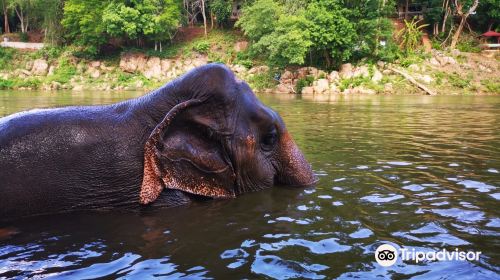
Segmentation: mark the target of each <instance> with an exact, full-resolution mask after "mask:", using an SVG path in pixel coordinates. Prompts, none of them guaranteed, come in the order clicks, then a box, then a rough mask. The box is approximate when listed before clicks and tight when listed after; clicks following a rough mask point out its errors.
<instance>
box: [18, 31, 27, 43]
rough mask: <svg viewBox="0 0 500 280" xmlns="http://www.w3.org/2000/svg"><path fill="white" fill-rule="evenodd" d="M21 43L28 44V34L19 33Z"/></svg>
mask: <svg viewBox="0 0 500 280" xmlns="http://www.w3.org/2000/svg"><path fill="white" fill-rule="evenodd" d="M19 41H21V42H28V41H29V37H28V33H25V32H21V33H19Z"/></svg>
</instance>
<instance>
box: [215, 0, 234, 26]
mask: <svg viewBox="0 0 500 280" xmlns="http://www.w3.org/2000/svg"><path fill="white" fill-rule="evenodd" d="M209 5H210V11H211V12H212V13H213V14H214V15H215V17H216V19H217V22H218V23H219V24H222V23H225V22H226V21H227V20H228V19H229V17H230V16H231V11H232V8H233V6H232V1H231V0H212V1H210V2H209Z"/></svg>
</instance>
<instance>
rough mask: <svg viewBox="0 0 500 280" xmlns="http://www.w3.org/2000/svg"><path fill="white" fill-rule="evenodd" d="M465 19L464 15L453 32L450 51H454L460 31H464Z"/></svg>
mask: <svg viewBox="0 0 500 280" xmlns="http://www.w3.org/2000/svg"><path fill="white" fill-rule="evenodd" d="M466 19H467V18H466V17H465V15H464V16H462V18H461V19H460V24H459V25H458V28H457V31H455V34H453V38H452V39H451V45H450V48H451V49H454V48H455V47H456V46H457V43H458V39H459V38H460V34H461V33H462V30H463V29H464V25H465V20H466Z"/></svg>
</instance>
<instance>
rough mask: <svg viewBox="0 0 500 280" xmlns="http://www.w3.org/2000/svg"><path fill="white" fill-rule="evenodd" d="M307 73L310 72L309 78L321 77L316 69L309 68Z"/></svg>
mask: <svg viewBox="0 0 500 280" xmlns="http://www.w3.org/2000/svg"><path fill="white" fill-rule="evenodd" d="M307 71H309V74H308V76H313V77H314V78H315V79H317V78H318V77H319V70H318V68H316V67H307Z"/></svg>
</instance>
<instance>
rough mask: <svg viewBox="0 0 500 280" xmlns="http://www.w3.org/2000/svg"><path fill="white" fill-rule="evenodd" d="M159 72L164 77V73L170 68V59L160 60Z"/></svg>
mask: <svg viewBox="0 0 500 280" xmlns="http://www.w3.org/2000/svg"><path fill="white" fill-rule="evenodd" d="M160 64H161V71H162V72H163V73H164V74H165V75H166V73H167V72H168V71H169V70H170V68H172V61H171V60H170V59H162V60H161V62H160Z"/></svg>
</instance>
